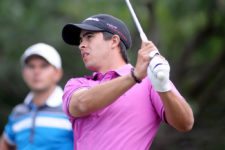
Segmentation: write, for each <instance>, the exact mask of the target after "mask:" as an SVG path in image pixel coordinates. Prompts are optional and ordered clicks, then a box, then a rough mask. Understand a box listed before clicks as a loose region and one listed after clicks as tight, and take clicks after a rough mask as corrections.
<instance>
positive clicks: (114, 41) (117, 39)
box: [111, 35, 120, 48]
mask: <svg viewBox="0 0 225 150" xmlns="http://www.w3.org/2000/svg"><path fill="white" fill-rule="evenodd" d="M111 40H112V48H115V47H119V44H120V37H119V36H118V35H113V36H112V39H111Z"/></svg>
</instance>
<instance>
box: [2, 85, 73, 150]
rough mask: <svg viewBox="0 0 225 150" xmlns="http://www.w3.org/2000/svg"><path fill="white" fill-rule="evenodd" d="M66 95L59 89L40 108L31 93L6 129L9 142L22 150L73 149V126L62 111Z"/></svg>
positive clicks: (5, 132) (15, 112) (15, 110)
mask: <svg viewBox="0 0 225 150" xmlns="http://www.w3.org/2000/svg"><path fill="white" fill-rule="evenodd" d="M62 94H63V91H62V89H61V88H60V87H56V88H55V90H54V92H53V93H52V94H51V95H50V96H49V98H48V99H47V100H46V104H45V105H43V106H36V105H35V104H34V103H33V102H32V99H33V93H31V92H30V93H29V94H28V95H27V97H26V98H25V100H24V103H23V104H19V105H17V106H16V107H15V108H14V109H13V111H12V113H11V114H10V116H9V121H8V123H7V125H6V126H5V130H4V138H5V139H6V141H7V142H8V143H9V144H10V145H14V146H16V148H17V149H18V150H53V149H54V150H62V149H68V150H69V149H73V133H72V125H71V123H70V121H69V120H68V117H67V116H66V115H65V114H64V112H63V111H62V103H61V102H62Z"/></svg>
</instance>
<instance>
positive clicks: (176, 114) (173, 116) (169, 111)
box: [159, 90, 194, 132]
mask: <svg viewBox="0 0 225 150" xmlns="http://www.w3.org/2000/svg"><path fill="white" fill-rule="evenodd" d="M159 95H160V97H161V99H162V101H163V103H164V108H165V114H166V119H167V121H168V123H169V124H170V125H171V126H173V127H174V128H176V129H177V130H178V131H181V132H185V131H189V130H191V129H192V127H193V124H194V117H193V112H192V109H191V108H190V106H189V104H188V103H187V102H186V100H184V98H183V97H181V96H180V95H178V93H177V92H175V91H173V90H171V91H168V92H160V93H159Z"/></svg>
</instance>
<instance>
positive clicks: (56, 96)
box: [24, 86, 63, 107]
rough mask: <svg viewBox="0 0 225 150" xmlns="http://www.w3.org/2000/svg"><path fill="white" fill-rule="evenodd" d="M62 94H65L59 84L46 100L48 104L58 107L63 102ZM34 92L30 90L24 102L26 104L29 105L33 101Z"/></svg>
mask: <svg viewBox="0 0 225 150" xmlns="http://www.w3.org/2000/svg"><path fill="white" fill-rule="evenodd" d="M62 95H63V90H62V88H61V87H59V86H57V87H56V88H55V90H54V91H53V92H52V94H51V95H50V96H49V97H48V99H47V100H46V103H45V104H46V105H47V106H49V107H58V106H60V105H61V103H62ZM33 97H34V94H33V92H29V93H28V95H27V96H26V98H25V99H24V103H25V104H26V105H29V104H30V103H32V100H33Z"/></svg>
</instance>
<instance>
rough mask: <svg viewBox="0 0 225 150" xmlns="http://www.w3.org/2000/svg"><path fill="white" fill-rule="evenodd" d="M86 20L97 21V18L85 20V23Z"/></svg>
mask: <svg viewBox="0 0 225 150" xmlns="http://www.w3.org/2000/svg"><path fill="white" fill-rule="evenodd" d="M87 20H90V21H99V19H98V18H92V17H90V18H87V19H85V21H87Z"/></svg>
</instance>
